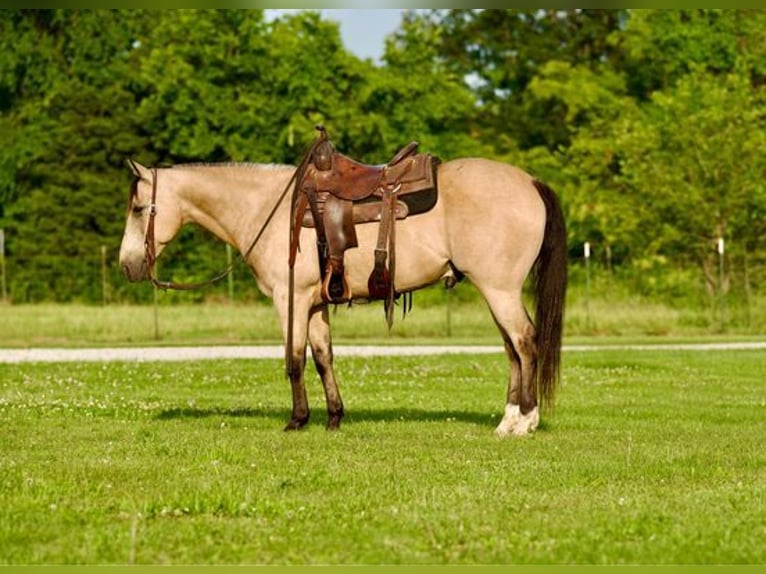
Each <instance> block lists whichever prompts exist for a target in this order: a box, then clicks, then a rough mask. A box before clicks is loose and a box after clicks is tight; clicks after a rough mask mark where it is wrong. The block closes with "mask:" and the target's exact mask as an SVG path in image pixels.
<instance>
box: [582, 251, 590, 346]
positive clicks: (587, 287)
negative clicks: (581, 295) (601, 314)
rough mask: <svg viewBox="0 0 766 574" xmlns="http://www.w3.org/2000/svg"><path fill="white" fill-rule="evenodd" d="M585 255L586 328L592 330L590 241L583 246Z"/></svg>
mask: <svg viewBox="0 0 766 574" xmlns="http://www.w3.org/2000/svg"><path fill="white" fill-rule="evenodd" d="M583 254H584V255H585V328H586V329H587V330H588V331H589V332H590V242H588V241H586V242H585V245H584V246H583Z"/></svg>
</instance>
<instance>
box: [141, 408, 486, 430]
mask: <svg viewBox="0 0 766 574" xmlns="http://www.w3.org/2000/svg"><path fill="white" fill-rule="evenodd" d="M210 417H224V418H246V419H248V418H251V419H258V418H262V419H273V420H276V421H280V422H286V421H288V420H289V419H290V411H289V409H284V408H279V407H243V408H198V407H177V408H170V409H165V410H163V411H161V412H159V413H158V414H157V415H156V416H155V418H156V419H157V420H182V419H204V418H210ZM447 421H449V422H462V423H467V424H472V425H477V426H485V427H489V426H493V423H494V424H497V421H494V420H493V418H492V416H491V415H490V414H488V413H483V412H474V411H462V410H454V409H453V410H436V409H418V408H398V409H397V408H385V409H375V408H361V409H354V410H353V411H348V412H347V413H346V416H345V417H344V418H343V423H342V424H341V428H342V427H343V426H348V425H354V424H361V423H370V422H390V423H395V422H447ZM326 423H327V414H326V413H324V412H323V413H322V414H319V415H318V416H317V415H314V416H312V418H311V421H310V422H309V425H312V424H316V425H318V424H322V425H324V424H326Z"/></svg>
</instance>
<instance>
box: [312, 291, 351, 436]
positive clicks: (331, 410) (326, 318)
mask: <svg viewBox="0 0 766 574" xmlns="http://www.w3.org/2000/svg"><path fill="white" fill-rule="evenodd" d="M309 344H310V345H311V353H312V355H313V357H314V365H315V366H316V369H317V373H319V378H320V379H322V386H324V394H325V399H326V400H327V430H335V429H337V428H339V427H340V421H341V419H342V418H343V414H344V413H343V401H342V400H341V398H340V391H339V390H338V383H337V382H336V380H335V370H334V369H333V366H332V362H333V353H332V337H331V334H330V314H329V312H328V310H327V307H326V306H325V307H322V308H319V309H314V310H313V311H312V312H311V315H310V316H309Z"/></svg>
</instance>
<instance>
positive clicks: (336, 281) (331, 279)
mask: <svg viewBox="0 0 766 574" xmlns="http://www.w3.org/2000/svg"><path fill="white" fill-rule="evenodd" d="M322 300H323V301H324V302H325V303H346V302H348V301H350V300H351V288H350V287H349V286H348V281H346V273H345V271H344V270H340V272H338V273H333V272H332V270H331V269H328V270H327V273H325V276H324V280H323V281H322Z"/></svg>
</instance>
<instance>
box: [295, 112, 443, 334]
mask: <svg viewBox="0 0 766 574" xmlns="http://www.w3.org/2000/svg"><path fill="white" fill-rule="evenodd" d="M317 130H318V131H319V136H318V138H317V140H316V141H315V142H314V145H313V146H312V147H311V149H310V151H309V154H308V155H307V157H306V159H305V160H304V162H303V163H302V164H301V167H302V168H303V169H301V168H299V170H300V171H301V172H302V173H300V174H299V176H298V177H297V179H296V183H295V186H296V188H295V192H294V200H293V201H294V204H293V221H292V222H291V226H292V236H291V245H290V264H291V266H292V265H293V264H294V261H295V254H296V251H297V248H298V239H299V233H300V229H301V227H313V228H315V229H316V232H317V249H318V252H319V262H320V265H321V271H322V298H323V300H324V301H325V302H327V303H342V302H346V301H349V300H350V298H351V292H350V289H349V286H348V283H347V281H346V277H345V268H344V263H343V256H344V253H345V251H346V250H347V249H350V248H352V247H357V246H358V243H357V237H356V225H359V224H366V223H373V222H377V223H378V226H379V227H378V242H377V245H376V248H375V265H374V268H373V269H372V271H371V274H370V278H369V280H368V288H369V298H370V299H383V300H384V301H385V302H386V309H387V317H388V316H389V314H390V307H391V306H392V303H393V299H394V298H395V296H396V294H395V292H394V281H393V276H394V270H395V259H394V257H395V232H394V228H395V221H396V220H397V219H405V218H407V217H409V216H412V215H417V214H419V213H424V212H426V211H428V210H430V209H431V208H432V207H433V206H434V205H435V204H436V201H437V193H438V192H437V181H436V168H437V166H438V163H439V160H438V159H437V158H435V157H433V156H432V155H430V154H420V153H417V148H418V143H417V142H410V143H409V144H407V145H406V146H405V147H404V148H402V149H401V150H400V151H399V152H398V153H397V154H396V155H395V156H394V157H393V158H392V159H391V160H390V161H389V162H388V163H386V164H382V165H367V164H363V163H360V162H358V161H356V160H353V159H351V158H349V157H347V156H345V155H343V154H341V153H339V152H337V151H336V150H335V147H334V146H333V144H332V142H331V141H330V139H329V138H328V136H327V132H326V130H325V129H324V128H323V127H322V126H317ZM389 323H390V319H389Z"/></svg>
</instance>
